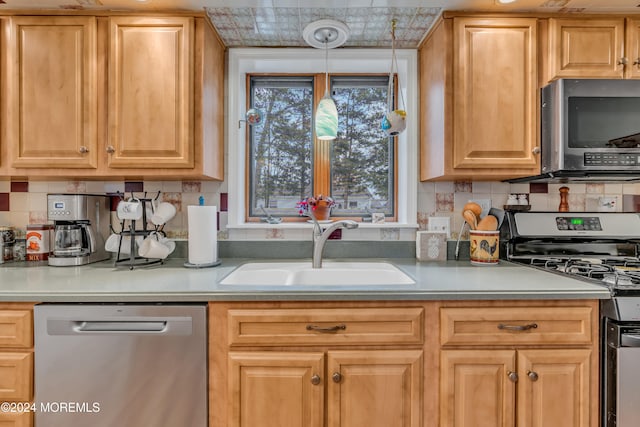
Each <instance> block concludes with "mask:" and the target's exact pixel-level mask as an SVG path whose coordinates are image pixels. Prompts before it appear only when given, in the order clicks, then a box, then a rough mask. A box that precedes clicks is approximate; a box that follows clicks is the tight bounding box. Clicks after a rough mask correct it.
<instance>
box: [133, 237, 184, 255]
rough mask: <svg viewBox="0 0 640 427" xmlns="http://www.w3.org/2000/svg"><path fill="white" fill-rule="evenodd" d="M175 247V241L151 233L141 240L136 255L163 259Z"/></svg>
mask: <svg viewBox="0 0 640 427" xmlns="http://www.w3.org/2000/svg"><path fill="white" fill-rule="evenodd" d="M175 248H176V243H175V242H174V241H172V240H169V239H167V238H166V237H161V236H159V235H158V234H155V233H152V234H150V235H149V236H148V237H147V238H146V239H144V240H143V241H142V244H141V245H140V248H139V249H138V255H140V256H141V257H143V258H159V259H165V258H166V257H168V256H169V254H171V252H173V250H174V249H175Z"/></svg>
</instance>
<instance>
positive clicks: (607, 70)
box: [547, 18, 640, 81]
mask: <svg viewBox="0 0 640 427" xmlns="http://www.w3.org/2000/svg"><path fill="white" fill-rule="evenodd" d="M639 35H640V20H638V19H624V18H602V19H601V18H583V19H568V18H567V19H565V18H551V19H549V23H548V49H549V55H548V70H547V81H551V80H554V79H557V78H617V79H620V78H640V45H639Z"/></svg>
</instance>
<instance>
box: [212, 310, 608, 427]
mask: <svg viewBox="0 0 640 427" xmlns="http://www.w3.org/2000/svg"><path fill="white" fill-rule="evenodd" d="M598 316H599V313H598V301H595V300H593V301H587V300H566V301H565V300H557V301H551V300H539V301H533V300H532V301H526V300H521V301H510V300H499V301H376V302H364V301H358V302H326V301H322V302H320V301H318V302H278V301H272V302H267V301H265V302H226V303H225V302H212V303H210V306H209V333H210V340H209V383H210V386H209V408H210V409H209V411H210V412H209V426H210V427H361V426H362V427H364V426H366V427H560V426H562V427H598V421H599V417H598V413H599V403H598V402H599V373H598V372H599V339H598V336H599V335H598V334H599V331H598V325H599V322H598V319H599V317H598Z"/></svg>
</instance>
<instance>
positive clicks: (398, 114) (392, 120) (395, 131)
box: [380, 19, 407, 136]
mask: <svg viewBox="0 0 640 427" xmlns="http://www.w3.org/2000/svg"><path fill="white" fill-rule="evenodd" d="M396 22H397V21H396V20H395V19H394V20H392V21H391V69H390V70H389V86H388V88H387V105H388V106H389V111H388V112H387V113H386V114H385V115H384V117H383V118H382V122H381V123H380V127H381V128H382V130H383V131H384V132H385V133H386V134H387V135H389V136H397V135H400V134H401V133H402V132H404V130H405V129H406V128H407V112H406V110H405V109H404V108H405V106H404V97H403V96H402V90H401V89H400V88H399V89H398V92H399V93H400V102H401V104H402V109H397V110H394V109H393V105H392V99H393V97H392V94H393V76H394V73H393V68H394V65H395V69H396V73H397V72H398V60H397V58H396V44H395V42H396ZM398 86H399V85H398Z"/></svg>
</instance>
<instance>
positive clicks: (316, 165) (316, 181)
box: [244, 73, 398, 223]
mask: <svg viewBox="0 0 640 427" xmlns="http://www.w3.org/2000/svg"><path fill="white" fill-rule="evenodd" d="M387 76H388V73H385V74H381V73H330V74H329V75H328V78H329V90H330V91H332V88H333V86H332V85H331V81H332V79H334V78H337V79H339V78H341V77H363V78H367V77H387ZM254 77H274V78H278V77H291V78H311V79H312V86H313V101H312V103H313V111H312V115H313V116H314V117H315V113H316V111H315V108H316V107H317V105H318V103H319V102H320V100H321V99H322V97H323V96H324V88H325V73H317V74H308V73H304V74H299V73H247V74H246V76H245V78H246V100H245V102H246V105H251V97H252V92H251V80H252V79H253V78H254ZM387 80H388V79H387ZM392 86H393V88H392V91H393V95H392V100H391V103H392V104H393V106H394V107H393V108H394V109H395V108H397V99H398V93H397V92H398V78H397V76H396V75H394V78H393V85H392ZM312 135H314V136H313V141H312V144H313V146H312V152H311V159H312V171H311V173H312V175H313V176H312V178H311V187H312V188H313V190H312V191H311V192H312V194H309V196H311V195H316V194H327V195H331V181H332V179H331V177H332V169H331V158H332V149H331V148H332V144H333V143H334V141H332V140H320V139H318V138H316V137H315V132H314V131H313V129H312ZM389 139H391V138H389ZM245 141H246V143H245V144H246V146H245V158H246V162H245V193H244V194H245V196H244V198H245V218H244V219H245V221H246V222H249V223H251V222H260V221H261V220H262V218H264V217H265V216H264V215H257V216H251V211H252V209H251V206H250V205H251V191H252V189H251V187H252V173H251V172H252V161H251V160H252V159H251V154H250V153H251V127H250V126H245ZM392 149H393V153H392V159H393V167H392V172H393V173H392V179H393V183H392V184H393V198H392V200H391V202H392V204H393V205H392V206H393V210H392V212H393V215H389V216H387V217H386V219H385V220H386V221H390V222H396V221H397V218H398V211H397V209H398V195H397V192H398V165H397V163H398V137H397V136H396V137H393V144H392ZM363 216H366V215H343V216H340V215H331V218H332V219H335V220H340V219H351V220H353V221H356V222H361V221H362V217H363ZM307 219H308V218H307V217H301V216H293V215H292V216H283V218H282V220H283V221H284V222H303V221H307Z"/></svg>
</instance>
